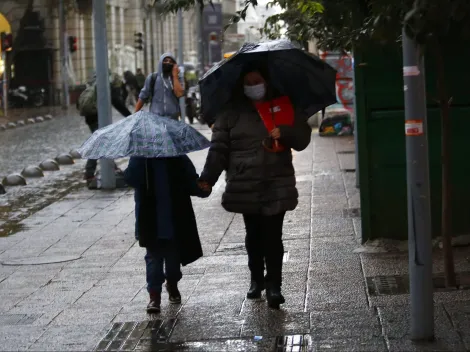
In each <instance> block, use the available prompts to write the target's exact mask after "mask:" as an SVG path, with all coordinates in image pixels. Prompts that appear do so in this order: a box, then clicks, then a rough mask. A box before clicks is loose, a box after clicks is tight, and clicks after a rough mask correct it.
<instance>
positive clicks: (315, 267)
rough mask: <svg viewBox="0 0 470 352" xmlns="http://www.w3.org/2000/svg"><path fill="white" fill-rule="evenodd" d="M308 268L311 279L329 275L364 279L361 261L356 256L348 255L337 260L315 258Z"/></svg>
mask: <svg viewBox="0 0 470 352" xmlns="http://www.w3.org/2000/svg"><path fill="white" fill-rule="evenodd" d="M309 269H310V270H309V275H310V279H311V280H315V279H316V278H317V277H324V276H326V277H328V276H331V275H336V276H342V277H344V278H346V277H347V278H354V279H355V280H358V281H363V280H364V276H363V274H362V267H361V262H360V260H359V258H358V257H352V256H348V257H346V258H340V259H339V260H337V261H324V260H316V261H312V262H311V263H310V268H309Z"/></svg>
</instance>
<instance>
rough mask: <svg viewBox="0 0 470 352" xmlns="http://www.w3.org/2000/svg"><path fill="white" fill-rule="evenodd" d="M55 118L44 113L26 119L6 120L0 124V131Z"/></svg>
mask: <svg viewBox="0 0 470 352" xmlns="http://www.w3.org/2000/svg"><path fill="white" fill-rule="evenodd" d="M53 119H55V117H54V116H53V115H50V114H48V115H44V116H36V117H30V118H29V119H26V120H18V121H16V122H8V123H4V124H1V125H0V132H2V131H6V130H13V129H16V128H19V127H24V126H28V125H34V124H36V123H41V122H45V121H51V120H53Z"/></svg>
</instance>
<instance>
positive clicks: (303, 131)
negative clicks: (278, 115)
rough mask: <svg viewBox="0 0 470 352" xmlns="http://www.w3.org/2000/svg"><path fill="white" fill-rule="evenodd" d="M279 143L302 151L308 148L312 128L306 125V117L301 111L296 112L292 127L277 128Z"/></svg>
mask: <svg viewBox="0 0 470 352" xmlns="http://www.w3.org/2000/svg"><path fill="white" fill-rule="evenodd" d="M279 130H280V131H281V138H280V142H281V144H282V145H283V146H285V147H287V148H292V149H294V150H296V151H302V150H304V149H305V148H307V147H308V145H309V144H310V140H311V138H312V128H311V127H310V126H309V124H308V116H307V114H305V112H303V111H301V110H296V112H295V119H294V125H293V126H285V125H282V126H279Z"/></svg>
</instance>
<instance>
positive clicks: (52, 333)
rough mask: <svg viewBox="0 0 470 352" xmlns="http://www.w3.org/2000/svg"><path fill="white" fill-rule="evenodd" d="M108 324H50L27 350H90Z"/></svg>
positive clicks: (104, 331)
mask: <svg viewBox="0 0 470 352" xmlns="http://www.w3.org/2000/svg"><path fill="white" fill-rule="evenodd" d="M107 326H108V324H102V323H101V324H99V323H96V324H86V325H73V326H67V325H64V326H50V327H48V328H47V330H46V332H44V334H43V335H42V336H41V337H40V338H39V339H38V340H37V341H36V342H35V343H34V344H33V345H32V346H31V347H30V348H29V351H90V350H91V349H92V348H93V347H94V346H95V345H96V341H97V340H98V339H99V338H100V337H101V336H102V335H104V334H105V333H106V327H107Z"/></svg>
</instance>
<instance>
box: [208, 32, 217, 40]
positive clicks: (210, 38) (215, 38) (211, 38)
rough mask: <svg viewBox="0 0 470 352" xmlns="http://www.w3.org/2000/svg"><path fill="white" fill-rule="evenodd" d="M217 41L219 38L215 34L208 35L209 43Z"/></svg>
mask: <svg viewBox="0 0 470 352" xmlns="http://www.w3.org/2000/svg"><path fill="white" fill-rule="evenodd" d="M218 40H219V36H218V35H217V33H214V32H212V33H211V34H209V42H217V41H218Z"/></svg>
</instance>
